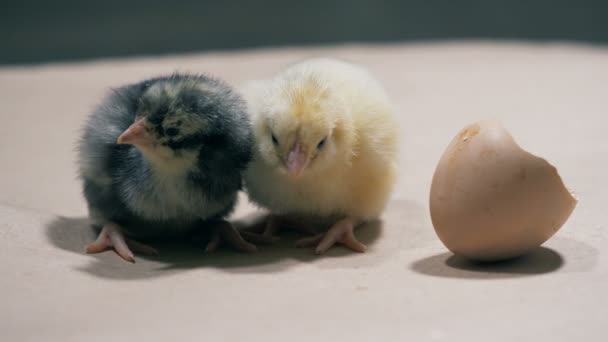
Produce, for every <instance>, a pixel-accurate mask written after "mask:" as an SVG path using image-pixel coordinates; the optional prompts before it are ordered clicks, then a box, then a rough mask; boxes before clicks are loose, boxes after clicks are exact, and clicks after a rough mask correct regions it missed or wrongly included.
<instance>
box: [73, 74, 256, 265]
mask: <svg viewBox="0 0 608 342" xmlns="http://www.w3.org/2000/svg"><path fill="white" fill-rule="evenodd" d="M121 140H122V141H121ZM251 144H252V136H251V127H250V123H249V120H248V116H247V115H246V112H245V106H244V102H243V100H242V99H241V97H240V96H239V95H238V94H237V93H236V92H234V91H233V90H232V89H231V88H230V87H229V86H228V85H227V84H225V83H224V82H222V81H219V80H217V79H213V78H210V77H207V76H202V75H188V74H174V75H171V76H166V77H158V78H152V79H148V80H145V81H142V82H138V83H135V84H131V85H127V86H123V87H120V88H117V89H114V90H113V91H112V92H111V93H110V94H109V95H108V96H107V97H106V98H105V99H104V101H103V102H102V103H101V104H100V105H99V106H98V107H97V109H96V110H95V111H94V112H93V113H92V115H91V116H90V117H89V118H88V120H87V122H86V125H85V128H84V133H83V135H82V137H81V140H80V142H79V153H78V165H79V170H80V177H81V179H82V182H83V191H84V195H85V198H86V200H87V203H88V207H89V214H90V215H89V216H90V219H91V223H92V225H93V226H95V227H97V228H99V229H102V228H103V230H102V232H101V234H100V237H99V239H98V241H96V242H95V243H94V244H91V245H89V246H88V247H87V251H89V252H99V251H102V250H105V249H107V248H111V247H113V248H114V249H116V251H117V252H118V253H119V254H120V255H121V256H122V257H123V258H125V259H127V260H129V261H133V260H134V259H133V254H132V253H131V251H130V250H129V248H124V247H128V246H131V247H132V248H136V249H140V250H143V251H144V252H145V251H147V252H150V251H151V250H152V249H151V248H149V247H144V248H137V247H134V246H139V247H142V245H141V244H140V243H137V242H135V241H134V240H131V239H150V238H161V239H162V238H167V237H171V236H183V235H185V234H187V233H190V232H192V231H195V230H203V229H205V228H204V227H206V226H209V223H214V224H215V225H216V226H221V227H224V228H225V229H226V230H230V227H228V228H226V227H227V225H226V224H225V223H223V221H222V219H223V218H224V217H225V216H226V215H227V214H229V213H230V212H231V210H232V209H233V207H234V205H235V202H236V200H237V192H238V191H239V189H240V188H241V183H242V172H243V170H244V169H245V167H246V165H247V164H248V163H249V161H250V159H251V147H250V146H251ZM123 233H124V234H125V235H126V239H125V237H124V236H123ZM232 233H234V231H232ZM232 235H233V236H234V234H232ZM121 239H122V240H121ZM241 242H244V241H241ZM240 246H241V247H244V249H249V250H251V249H254V248H255V247H254V246H253V245H249V244H248V245H244V244H241V245H240Z"/></svg>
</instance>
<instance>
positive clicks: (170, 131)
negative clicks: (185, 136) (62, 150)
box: [165, 127, 179, 137]
mask: <svg viewBox="0 0 608 342" xmlns="http://www.w3.org/2000/svg"><path fill="white" fill-rule="evenodd" d="M177 133H179V130H178V129H177V128H175V127H171V128H167V129H166V130H165V134H166V135H168V136H170V137H174V136H176V135H177Z"/></svg>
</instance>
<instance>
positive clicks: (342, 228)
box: [296, 218, 367, 254]
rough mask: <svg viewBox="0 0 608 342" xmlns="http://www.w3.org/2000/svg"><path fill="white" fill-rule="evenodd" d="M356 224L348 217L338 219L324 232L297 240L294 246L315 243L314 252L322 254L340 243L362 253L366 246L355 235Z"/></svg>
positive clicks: (306, 245) (305, 245) (313, 244)
mask: <svg viewBox="0 0 608 342" xmlns="http://www.w3.org/2000/svg"><path fill="white" fill-rule="evenodd" d="M356 225H357V224H356V222H355V221H354V220H352V219H349V218H346V219H343V220H340V221H338V222H337V223H335V224H334V225H333V226H332V227H331V228H329V230H328V231H327V232H325V233H320V234H317V235H314V236H311V237H307V238H303V239H300V240H298V241H297V242H296V246H297V247H311V246H315V245H316V246H317V247H316V248H315V253H317V254H323V253H325V252H326V251H327V250H328V249H329V248H331V247H332V246H333V245H335V244H336V243H341V244H343V245H344V246H346V247H347V248H349V249H351V250H353V251H355V252H359V253H364V252H365V251H366V250H367V247H366V246H365V245H364V244H363V243H361V242H360V241H359V240H357V238H356V237H355V232H354V231H355V227H356Z"/></svg>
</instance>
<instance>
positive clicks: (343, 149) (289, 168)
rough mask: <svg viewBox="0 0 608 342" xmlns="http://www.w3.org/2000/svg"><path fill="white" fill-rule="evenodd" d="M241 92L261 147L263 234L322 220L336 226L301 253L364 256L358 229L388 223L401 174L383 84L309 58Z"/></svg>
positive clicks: (306, 242) (353, 69) (258, 173)
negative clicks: (384, 218)
mask: <svg viewBox="0 0 608 342" xmlns="http://www.w3.org/2000/svg"><path fill="white" fill-rule="evenodd" d="M243 92H244V95H245V98H246V100H247V103H248V109H249V112H250V113H251V115H252V118H253V130H254V137H255V143H256V146H255V148H254V161H253V162H252V163H251V164H250V166H249V168H248V170H247V171H246V173H245V187H246V190H247V192H248V194H249V198H250V199H251V201H252V202H254V203H257V204H258V205H260V206H262V207H264V208H267V209H269V210H270V212H271V214H272V215H271V219H270V220H269V221H268V224H267V226H266V227H265V232H264V234H265V235H273V234H274V233H275V232H276V231H277V229H278V228H279V226H280V222H281V218H287V219H291V221H292V223H293V221H294V220H300V219H301V218H315V219H317V222H319V220H318V219H321V222H326V223H329V225H325V227H324V228H321V227H315V228H313V229H308V231H309V232H316V234H315V235H313V236H312V237H308V238H305V239H302V240H300V241H298V242H297V245H298V246H314V245H316V249H315V251H316V253H317V254H321V253H323V252H325V251H326V250H327V249H329V248H330V247H331V246H333V245H334V244H335V243H342V244H344V245H345V246H346V247H348V248H350V249H352V250H354V251H357V252H365V251H366V246H365V245H364V244H362V243H361V242H359V241H358V240H357V239H356V238H355V235H354V229H355V228H356V227H357V226H358V225H360V224H362V223H365V222H366V221H369V220H373V219H376V218H378V217H379V216H380V214H381V213H382V211H383V210H384V207H385V205H386V203H387V201H388V199H389V197H390V194H391V191H392V188H393V185H394V184H395V181H396V174H397V156H398V147H399V143H398V137H399V134H398V132H399V131H398V125H397V121H396V118H395V116H394V112H393V107H392V105H391V102H390V101H389V98H388V96H387V95H386V93H385V92H384V90H383V88H382V87H381V85H380V84H379V83H378V82H377V81H376V80H375V79H374V78H373V77H372V76H371V75H370V74H369V73H368V72H367V71H366V70H364V69H362V68H361V67H359V66H355V65H353V64H350V63H346V62H343V61H339V60H333V59H311V60H307V61H304V62H301V63H298V64H295V65H293V66H291V67H289V68H287V69H286V70H284V71H283V72H281V73H279V74H278V75H277V76H276V77H274V78H273V79H270V80H266V81H255V82H252V83H250V84H248V85H247V86H246V87H245V88H244V89H243ZM283 222H284V220H283ZM309 222H310V221H309ZM328 227H329V229H328ZM308 228H312V227H308Z"/></svg>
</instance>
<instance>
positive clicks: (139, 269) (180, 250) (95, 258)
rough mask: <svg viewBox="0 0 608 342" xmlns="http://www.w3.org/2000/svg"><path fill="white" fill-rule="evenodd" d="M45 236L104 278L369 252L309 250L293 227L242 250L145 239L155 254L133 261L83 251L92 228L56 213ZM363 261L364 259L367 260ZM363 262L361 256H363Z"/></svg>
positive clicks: (353, 258) (378, 226) (370, 231)
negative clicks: (298, 244)
mask: <svg viewBox="0 0 608 342" xmlns="http://www.w3.org/2000/svg"><path fill="white" fill-rule="evenodd" d="M46 233H47V238H48V240H49V241H50V242H51V244H53V245H54V246H56V247H58V248H60V249H63V250H67V251H70V252H74V253H77V254H80V255H82V256H83V258H87V259H89V260H90V261H91V262H90V263H88V264H87V265H84V266H80V267H78V269H79V270H80V271H83V272H85V273H89V274H91V275H94V276H97V277H101V278H109V279H122V280H130V279H143V278H154V277H161V276H167V275H171V274H173V273H175V272H179V271H186V270H191V269H196V268H203V267H205V268H214V269H219V270H223V271H227V272H236V273H267V272H278V271H282V270H285V269H287V268H289V267H291V266H295V265H297V264H301V263H308V262H317V261H323V260H330V259H331V260H335V259H348V261H347V262H344V263H340V265H341V266H342V267H359V266H361V264H362V263H361V262H359V261H358V260H360V259H364V258H368V259H369V258H370V257H372V258H373V256H372V255H370V253H366V254H358V253H354V252H351V251H350V250H347V249H345V248H343V247H341V246H337V247H333V248H331V249H330V250H329V251H328V252H327V253H325V254H324V255H322V256H317V255H315V254H314V251H313V249H312V248H296V247H295V241H296V240H297V239H298V238H301V237H302V236H301V235H296V234H294V233H285V234H281V240H280V241H279V242H277V243H276V244H273V245H259V246H258V248H259V250H258V252H257V253H253V254H244V253H239V252H237V251H233V250H229V249H226V248H220V250H218V251H216V252H213V253H204V251H203V245H196V244H194V243H192V242H187V241H186V242H184V241H170V242H161V243H150V245H152V246H154V247H156V248H157V249H158V250H159V252H160V255H159V256H157V257H144V256H137V255H136V263H135V264H131V263H128V262H125V261H123V260H122V259H120V258H119V257H118V256H117V255H116V254H115V253H114V252H112V251H106V252H103V253H99V254H90V255H87V254H85V253H84V251H83V248H84V246H85V245H86V244H87V243H90V242H91V241H94V239H95V237H96V232H95V231H94V230H93V228H91V227H90V226H89V224H88V219H86V218H66V217H61V218H58V219H56V220H54V221H53V222H51V223H50V224H49V225H48V226H47V231H46ZM381 234H382V222H381V221H376V222H370V223H368V224H365V225H363V226H361V227H359V228H358V230H357V236H358V238H359V239H360V240H361V241H362V242H363V243H365V244H366V245H368V246H369V247H372V246H373V245H374V243H375V242H376V241H377V240H378V239H379V238H380V236H381ZM368 261H369V260H368ZM363 264H365V262H363Z"/></svg>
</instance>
